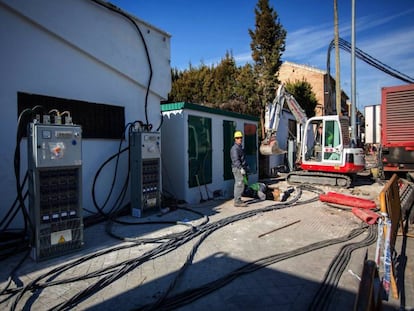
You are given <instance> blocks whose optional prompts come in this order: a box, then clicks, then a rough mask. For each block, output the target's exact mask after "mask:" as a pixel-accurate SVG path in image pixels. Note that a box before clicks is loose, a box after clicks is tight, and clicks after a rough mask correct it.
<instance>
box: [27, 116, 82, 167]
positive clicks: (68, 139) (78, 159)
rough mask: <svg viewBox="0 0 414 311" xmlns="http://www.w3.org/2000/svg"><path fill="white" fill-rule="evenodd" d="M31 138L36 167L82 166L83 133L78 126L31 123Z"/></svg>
mask: <svg viewBox="0 0 414 311" xmlns="http://www.w3.org/2000/svg"><path fill="white" fill-rule="evenodd" d="M29 131H30V132H29V137H30V139H31V140H32V141H31V145H32V147H33V148H31V149H32V157H33V164H34V165H35V167H38V168H41V167H62V166H73V165H81V164H82V144H81V142H82V141H81V140H82V131H81V127H80V126H77V125H48V124H41V123H30V125H29Z"/></svg>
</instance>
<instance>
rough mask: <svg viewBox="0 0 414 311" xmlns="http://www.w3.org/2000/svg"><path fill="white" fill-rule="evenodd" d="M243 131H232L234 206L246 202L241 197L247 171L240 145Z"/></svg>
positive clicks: (243, 205) (244, 204)
mask: <svg viewBox="0 0 414 311" xmlns="http://www.w3.org/2000/svg"><path fill="white" fill-rule="evenodd" d="M242 142H243V133H242V132H241V131H235V132H234V144H233V146H232V147H231V149H230V158H231V170H232V172H233V176H234V192H233V195H234V206H235V207H246V206H247V203H245V202H243V201H242V199H241V197H242V194H243V192H244V187H245V183H244V179H245V178H244V177H245V176H246V174H247V171H248V168H249V167H248V165H247V162H246V156H245V153H244V150H243V147H242Z"/></svg>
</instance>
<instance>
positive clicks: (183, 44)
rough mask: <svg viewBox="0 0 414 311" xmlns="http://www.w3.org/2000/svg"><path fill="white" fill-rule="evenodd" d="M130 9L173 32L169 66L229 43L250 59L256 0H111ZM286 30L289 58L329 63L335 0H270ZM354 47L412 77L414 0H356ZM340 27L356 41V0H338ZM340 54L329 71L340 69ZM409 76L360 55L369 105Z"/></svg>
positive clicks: (210, 60)
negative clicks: (391, 72) (400, 77)
mask: <svg viewBox="0 0 414 311" xmlns="http://www.w3.org/2000/svg"><path fill="white" fill-rule="evenodd" d="M110 2H111V3H113V4H114V5H116V6H118V7H120V8H121V9H123V10H124V11H126V12H128V13H131V14H132V15H134V16H136V17H138V18H139V19H142V20H144V21H146V22H148V23H150V24H152V25H154V26H156V27H157V28H159V29H162V30H163V31H166V32H167V33H169V34H171V36H172V37H171V66H172V67H173V68H178V69H181V70H183V69H187V68H188V67H189V64H190V63H191V64H192V65H193V66H199V65H200V64H201V63H204V64H206V65H212V64H217V63H219V62H220V60H221V59H222V58H223V57H224V56H225V54H226V51H229V52H231V53H232V55H233V57H234V58H235V59H236V62H237V64H238V65H243V64H245V63H246V62H250V61H251V49H250V41H251V38H250V36H249V34H248V29H252V30H254V27H255V26H254V24H255V13H254V9H255V6H256V4H257V1H256V0H209V1H197V0H168V1H165V0H164V1H161V0H151V1H150V0H146V1H142V0H139V1H138V0H135V1H132V0H111V1H110ZM269 3H270V5H271V6H272V7H273V8H274V9H275V11H276V12H277V13H278V16H279V19H280V23H281V24H282V26H283V27H284V28H285V29H286V31H287V38H286V50H285V52H284V54H283V56H282V60H283V61H290V62H295V63H299V64H304V65H309V66H312V67H315V68H318V69H322V70H326V69H327V68H326V62H327V50H328V45H329V43H330V41H331V40H332V39H333V36H334V22H333V19H334V17H333V12H334V10H333V3H334V2H333V0H331V1H329V0H313V1H309V0H285V1H282V0H280V1H277V0H270V1H269ZM355 4H356V22H355V29H356V47H357V48H359V49H361V50H362V51H363V52H365V53H367V54H369V55H370V56H372V57H374V58H376V59H378V60H379V61H381V62H382V63H384V64H386V65H388V66H390V67H392V68H393V69H395V70H398V71H400V72H402V73H404V74H405V75H408V76H410V77H414V1H413V0H377V1H369V0H355ZM338 17H339V34H340V37H341V38H343V39H345V40H346V41H348V42H351V35H352V34H351V29H352V28H351V27H352V0H338ZM340 62H341V67H340V70H341V87H342V89H343V90H344V91H345V92H346V93H347V94H348V96H349V97H350V98H351V54H350V53H348V52H346V51H343V50H341V54H340ZM334 66H335V54H334V51H332V53H331V75H332V76H333V77H335V67H334ZM402 84H406V83H405V82H403V81H401V80H398V79H395V78H393V77H391V76H389V75H388V74H385V73H383V72H382V71H379V70H378V69H376V68H373V67H372V66H370V65H368V64H366V63H364V62H363V61H361V60H359V59H358V58H357V59H356V100H357V107H358V109H360V110H363V107H364V106H366V105H375V104H379V103H380V101H381V88H382V87H385V86H394V85H402Z"/></svg>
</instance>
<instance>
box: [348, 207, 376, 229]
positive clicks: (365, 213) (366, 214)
mask: <svg viewBox="0 0 414 311" xmlns="http://www.w3.org/2000/svg"><path fill="white" fill-rule="evenodd" d="M352 214H354V215H355V216H357V217H358V218H359V219H362V220H363V221H364V222H366V223H367V224H368V225H373V224H375V223H376V222H377V220H378V218H379V217H380V216H379V215H378V214H377V213H375V212H373V211H371V210H368V209H362V208H358V207H353V208H352Z"/></svg>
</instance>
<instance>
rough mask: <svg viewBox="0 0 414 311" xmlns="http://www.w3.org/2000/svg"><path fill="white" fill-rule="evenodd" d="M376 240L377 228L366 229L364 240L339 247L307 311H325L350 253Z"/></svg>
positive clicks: (349, 257)
mask: <svg viewBox="0 0 414 311" xmlns="http://www.w3.org/2000/svg"><path fill="white" fill-rule="evenodd" d="M376 239H377V226H369V227H368V235H367V236H366V237H365V239H364V240H362V241H359V242H356V243H351V244H346V245H344V246H342V247H341V249H340V250H339V252H338V255H336V256H335V257H334V260H333V261H332V262H331V263H330V265H329V268H328V271H327V272H326V273H325V276H324V280H323V281H322V283H321V285H320V286H319V289H318V291H317V292H316V294H315V296H314V298H313V300H312V302H311V305H310V307H309V310H315V311H316V310H318V311H319V310H327V309H328V307H329V305H330V303H331V302H332V299H333V296H334V294H335V291H336V288H337V286H338V282H339V279H340V277H341V276H342V274H343V272H344V270H345V268H346V266H347V265H348V263H349V260H350V259H351V253H352V252H353V251H354V250H356V249H359V248H362V247H367V246H369V245H371V244H372V243H374V242H375V241H376Z"/></svg>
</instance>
